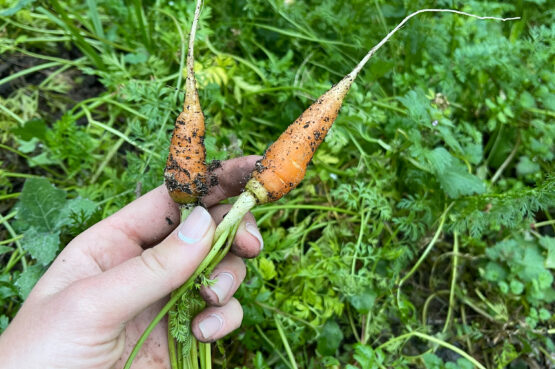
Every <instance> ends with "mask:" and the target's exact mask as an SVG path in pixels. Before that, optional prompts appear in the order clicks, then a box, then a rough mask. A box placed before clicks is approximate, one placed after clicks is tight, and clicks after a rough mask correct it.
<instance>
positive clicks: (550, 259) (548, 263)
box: [540, 237, 555, 269]
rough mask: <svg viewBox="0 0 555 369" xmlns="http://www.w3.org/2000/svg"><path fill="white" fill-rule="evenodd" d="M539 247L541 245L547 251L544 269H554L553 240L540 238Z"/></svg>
mask: <svg viewBox="0 0 555 369" xmlns="http://www.w3.org/2000/svg"><path fill="white" fill-rule="evenodd" d="M540 245H542V246H543V247H544V248H545V249H546V250H547V258H546V259H545V267H546V268H549V269H555V238H553V237H542V238H540Z"/></svg>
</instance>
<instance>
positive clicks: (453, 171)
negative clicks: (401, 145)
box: [426, 147, 486, 198]
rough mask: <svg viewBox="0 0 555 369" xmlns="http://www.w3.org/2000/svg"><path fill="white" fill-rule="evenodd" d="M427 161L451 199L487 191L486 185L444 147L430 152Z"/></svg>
mask: <svg viewBox="0 0 555 369" xmlns="http://www.w3.org/2000/svg"><path fill="white" fill-rule="evenodd" d="M426 159H427V161H428V163H429V165H430V166H431V169H432V171H433V173H434V174H435V175H436V178H437V180H438V181H439V183H440V185H441V188H442V189H443V190H444V191H445V193H447V195H448V196H449V197H451V198H458V197H461V196H465V195H471V194H475V193H476V194H481V193H483V192H484V191H485V190H486V188H485V185H484V183H483V182H482V181H481V180H480V179H479V178H478V177H476V176H475V175H472V174H470V173H469V172H468V170H467V168H466V166H465V165H464V164H463V163H462V162H461V161H460V160H459V159H457V158H455V157H454V156H452V155H451V154H450V153H449V152H448V151H447V150H445V149H444V148H443V147H438V148H436V149H434V150H433V151H430V152H428V153H427V154H426Z"/></svg>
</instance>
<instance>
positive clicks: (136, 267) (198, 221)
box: [82, 206, 216, 323]
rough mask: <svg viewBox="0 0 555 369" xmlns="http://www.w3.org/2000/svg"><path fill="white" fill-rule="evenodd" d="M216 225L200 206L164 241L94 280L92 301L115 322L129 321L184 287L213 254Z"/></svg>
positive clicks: (89, 288) (92, 282) (90, 289)
mask: <svg viewBox="0 0 555 369" xmlns="http://www.w3.org/2000/svg"><path fill="white" fill-rule="evenodd" d="M215 228H216V225H215V223H214V220H213V219H212V217H211V216H210V214H209V213H208V211H207V210H206V209H204V208H203V207H200V206H197V207H196V208H195V209H194V210H193V211H192V212H191V214H190V215H189V216H188V217H187V219H185V221H184V222H183V223H181V224H180V225H179V226H178V227H177V228H176V229H175V230H174V231H173V232H172V233H171V234H170V235H169V236H168V237H166V239H164V241H162V242H161V243H160V244H158V245H157V246H155V247H153V248H150V249H147V250H145V251H143V253H142V254H141V255H139V256H137V257H134V258H132V259H129V260H127V261H126V262H124V263H122V264H120V265H118V266H117V267H115V268H112V269H110V270H108V271H106V272H104V273H102V274H100V275H98V276H95V277H93V278H91V279H90V280H89V281H88V283H91V284H92V286H89V285H87V286H86V287H82V288H86V289H87V290H88V291H90V292H91V293H92V294H93V295H94V296H89V297H91V301H92V303H93V304H95V306H96V307H97V308H98V309H99V312H104V313H105V314H106V318H108V319H109V320H110V321H112V322H114V323H121V322H122V321H123V322H125V321H128V320H130V319H132V318H133V317H135V316H136V315H138V314H139V313H140V312H141V311H143V310H144V309H146V308H147V307H148V306H150V305H152V304H153V303H155V302H156V301H158V300H160V299H161V298H163V297H164V296H167V295H168V294H169V293H170V292H171V291H173V290H174V289H176V288H178V287H179V286H181V285H182V284H183V283H184V282H185V281H186V280H187V279H188V278H189V277H190V276H191V275H192V274H193V273H194V271H195V269H196V268H197V267H198V265H199V264H200V263H201V262H202V260H203V259H204V257H205V256H206V255H207V254H208V251H210V247H211V245H212V238H213V236H214V230H215Z"/></svg>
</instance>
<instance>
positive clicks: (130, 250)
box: [0, 156, 263, 369]
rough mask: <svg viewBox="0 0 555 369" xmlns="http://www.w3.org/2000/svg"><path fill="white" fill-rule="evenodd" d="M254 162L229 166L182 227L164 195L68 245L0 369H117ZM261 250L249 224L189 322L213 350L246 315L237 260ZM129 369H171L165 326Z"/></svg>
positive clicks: (14, 333) (8, 341)
mask: <svg viewBox="0 0 555 369" xmlns="http://www.w3.org/2000/svg"><path fill="white" fill-rule="evenodd" d="M258 159H259V157H257V156H247V157H243V158H238V159H232V160H228V161H226V162H224V163H223V165H222V167H220V168H218V169H217V170H216V173H217V175H218V178H219V184H218V186H216V187H213V188H212V190H211V192H210V193H209V194H208V195H207V196H206V197H205V198H204V204H205V205H206V207H207V208H208V212H207V211H206V210H205V209H204V208H203V207H196V208H195V209H194V210H193V212H192V213H191V214H190V215H189V217H188V218H187V219H186V220H185V221H184V222H183V223H181V224H180V223H179V217H180V215H179V209H178V206H177V205H176V204H175V203H174V202H173V201H172V200H171V199H170V197H169V195H168V193H167V190H166V188H165V187H164V186H160V187H158V188H156V189H154V190H152V191H150V192H149V193H147V194H145V195H144V196H142V197H141V198H139V199H137V200H136V201H134V202H132V203H130V204H129V205H127V206H126V207H124V208H123V209H121V210H120V211H118V212H117V213H115V214H113V215H112V216H110V217H108V218H106V219H104V220H103V221H101V222H99V223H97V224H95V225H94V226H93V227H91V228H89V229H88V230H86V231H85V232H83V233H82V234H80V235H79V236H77V237H76V238H75V239H74V240H72V241H71V242H70V243H69V244H68V245H67V246H66V247H65V248H64V250H63V251H62V252H61V253H60V255H59V256H58V257H57V258H56V260H55V261H54V262H53V263H52V265H51V266H50V268H49V269H48V270H47V272H46V273H45V274H44V276H43V277H42V278H41V279H40V280H39V282H38V283H37V285H36V286H35V288H34V289H33V290H32V292H31V294H30V295H29V297H28V298H27V300H26V301H25V303H24V304H23V306H22V307H21V309H20V310H19V312H18V314H17V315H16V317H15V318H14V320H13V321H12V322H11V324H10V325H9V326H8V328H7V329H6V331H5V332H4V333H3V334H2V336H0V358H2V359H1V362H2V365H0V366H1V367H2V369H8V368H10V369H11V368H14V369H15V368H28V369H32V368H41V369H42V368H68V369H69V368H80V369H109V368H121V367H123V365H124V363H125V360H126V359H127V356H128V354H129V352H130V351H131V349H132V347H133V346H134V344H135V342H136V341H137V339H138V337H139V336H140V334H141V333H142V332H143V330H144V329H145V328H146V326H147V325H148V324H149V322H150V321H151V320H152V318H153V317H154V316H155V315H156V313H157V312H158V311H159V310H160V308H161V307H162V306H163V304H164V302H165V301H166V300H167V296H168V295H169V293H170V292H171V291H172V290H174V289H175V288H177V287H179V286H180V285H181V284H182V283H183V282H185V280H186V279H187V278H188V277H189V276H190V275H191V274H192V273H193V272H194V270H195V269H196V267H197V266H198V265H199V264H200V262H201V261H202V259H203V258H204V256H205V255H206V254H207V253H208V250H209V249H210V246H211V242H212V238H213V234H214V230H215V228H216V225H217V223H219V222H220V221H221V219H222V217H223V216H224V215H225V214H226V213H227V211H228V209H229V207H230V206H229V205H217V204H218V203H219V202H220V201H222V200H224V199H225V198H228V197H231V196H236V195H238V194H239V193H240V192H241V190H242V188H243V186H244V184H245V181H246V179H247V178H248V176H249V174H250V173H251V172H252V170H253V168H254V164H255V162H256V160H258ZM262 246H263V241H262V237H261V236H260V232H259V231H258V229H257V227H256V222H255V220H254V217H253V216H252V214H250V213H249V214H247V215H246V216H245V218H244V219H243V220H242V222H241V224H240V226H239V229H238V231H237V234H236V237H235V240H234V244H233V246H232V252H233V253H232V254H228V255H227V256H226V257H225V258H224V259H223V260H222V262H221V263H220V264H219V265H218V266H217V267H216V269H215V270H214V272H213V273H212V275H211V278H213V279H214V281H215V284H214V285H213V286H211V287H207V286H205V287H203V288H202V290H201V295H202V296H203V298H204V299H205V300H206V301H207V303H208V307H207V308H206V309H205V310H203V311H202V312H200V313H199V314H198V315H197V316H196V317H195V318H194V320H193V323H192V330H193V333H194V335H195V336H196V337H197V338H198V339H199V340H200V341H203V342H210V341H215V340H217V339H219V338H221V337H223V336H225V335H226V334H228V333H230V332H231V331H233V330H234V329H236V328H238V327H239V326H240V324H241V320H242V318H243V311H242V308H241V305H240V304H239V302H238V301H237V300H236V299H234V298H233V294H234V293H235V291H236V290H237V288H238V287H239V285H240V283H241V282H242V281H243V279H244V278H245V273H246V270H245V264H244V262H243V260H242V258H243V257H249V258H250V257H254V256H256V255H257V254H258V253H259V252H260V249H261V248H262ZM133 368H134V369H141V368H151V369H152V368H156V369H157V368H169V359H168V348H167V321H166V320H164V321H162V322H161V323H160V324H158V326H157V327H156V328H155V330H154V331H153V332H152V334H151V335H150V337H149V338H148V340H147V341H146V343H145V344H144V346H143V348H142V350H141V352H140V353H139V355H138V356H137V357H136V359H135V361H134V364H133Z"/></svg>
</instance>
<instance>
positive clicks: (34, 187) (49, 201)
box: [17, 178, 66, 232]
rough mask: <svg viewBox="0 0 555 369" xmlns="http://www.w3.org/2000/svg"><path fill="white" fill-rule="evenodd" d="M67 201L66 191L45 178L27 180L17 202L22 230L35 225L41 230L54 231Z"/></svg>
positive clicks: (18, 217) (19, 224) (19, 225)
mask: <svg viewBox="0 0 555 369" xmlns="http://www.w3.org/2000/svg"><path fill="white" fill-rule="evenodd" d="M65 203H66V193H65V191H63V190H59V189H57V188H55V187H54V186H53V185H52V184H50V182H48V180H46V179H44V178H30V179H28V180H26V181H25V184H24V185H23V190H22V191H21V196H20V198H19V202H18V203H17V219H18V222H17V225H18V228H20V229H22V230H27V229H29V228H30V227H34V228H35V229H36V230H37V231H39V232H54V231H56V230H57V229H56V227H57V224H58V221H59V219H60V214H61V210H62V209H63V207H64V206H65Z"/></svg>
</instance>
